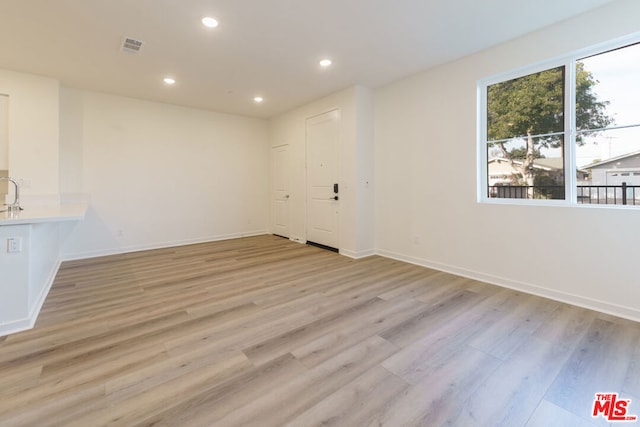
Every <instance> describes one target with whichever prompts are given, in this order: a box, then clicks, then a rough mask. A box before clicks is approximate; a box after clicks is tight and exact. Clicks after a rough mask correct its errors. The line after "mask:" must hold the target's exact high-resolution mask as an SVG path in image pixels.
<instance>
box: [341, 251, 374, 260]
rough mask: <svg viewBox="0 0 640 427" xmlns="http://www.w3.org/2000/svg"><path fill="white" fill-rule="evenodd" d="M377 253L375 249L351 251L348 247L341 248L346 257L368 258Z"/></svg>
mask: <svg viewBox="0 0 640 427" xmlns="http://www.w3.org/2000/svg"><path fill="white" fill-rule="evenodd" d="M375 254H376V251H375V250H374V249H368V250H366V251H350V250H347V249H340V255H344V256H346V257H349V258H353V259H361V258H366V257H370V256H372V255H375Z"/></svg>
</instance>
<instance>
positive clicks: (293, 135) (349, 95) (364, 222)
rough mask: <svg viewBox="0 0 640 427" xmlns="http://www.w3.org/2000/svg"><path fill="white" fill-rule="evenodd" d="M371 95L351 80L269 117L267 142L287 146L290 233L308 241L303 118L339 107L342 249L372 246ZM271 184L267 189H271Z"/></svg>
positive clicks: (362, 252) (368, 250) (361, 251)
mask: <svg viewBox="0 0 640 427" xmlns="http://www.w3.org/2000/svg"><path fill="white" fill-rule="evenodd" d="M372 108H373V95H372V92H371V90H370V89H368V88H365V87H361V86H354V87H351V88H348V89H345V90H343V91H340V92H337V93H334V94H332V95H329V96H327V97H325V98H322V99H320V100H317V101H314V102H311V103H309V104H307V105H304V106H302V107H299V108H296V109H295V110H293V111H290V112H288V113H285V114H282V115H280V116H278V117H275V118H272V119H271V120H270V121H269V143H270V147H277V146H281V145H288V146H289V147H290V148H289V149H290V153H291V154H290V168H291V169H290V180H291V189H290V190H291V197H290V199H289V203H290V212H291V224H290V234H291V235H290V238H291V239H292V240H295V241H299V242H306V119H307V118H309V117H313V116H316V115H318V114H322V113H325V112H328V111H331V110H336V109H337V110H339V111H340V141H339V145H340V149H339V151H340V154H339V157H340V158H339V175H340V177H339V180H340V213H339V215H340V221H339V223H340V225H339V227H340V230H339V235H340V239H339V242H340V243H339V245H340V253H342V254H344V255H347V256H351V257H355V258H358V257H361V256H366V255H370V254H372V253H373V252H374V241H373V234H374V233H373V224H374V222H373V217H374V214H373V178H374V177H373V134H372V129H373V109H372ZM272 191H273V190H272V189H270V191H269V194H272Z"/></svg>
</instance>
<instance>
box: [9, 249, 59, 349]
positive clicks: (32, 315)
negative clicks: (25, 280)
mask: <svg viewBox="0 0 640 427" xmlns="http://www.w3.org/2000/svg"><path fill="white" fill-rule="evenodd" d="M61 264H62V261H61V260H60V258H58V260H57V261H56V263H55V264H54V266H53V268H52V269H51V271H50V272H49V275H48V276H47V280H46V282H45V285H44V286H43V287H42V290H41V291H40V295H38V298H37V299H36V301H35V304H33V306H32V307H30V309H29V315H28V317H26V318H24V319H19V320H14V321H11V322H8V323H4V324H1V325H0V337H2V336H5V335H9V334H15V333H16V332H22V331H27V330H29V329H33V327H34V326H35V324H36V321H37V320H38V316H39V315H40V310H41V309H42V306H43V305H44V302H45V300H46V299H47V295H49V291H50V290H51V286H52V285H53V282H54V281H55V279H56V275H57V274H58V270H59V269H60V265H61Z"/></svg>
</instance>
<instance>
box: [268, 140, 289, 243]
mask: <svg viewBox="0 0 640 427" xmlns="http://www.w3.org/2000/svg"><path fill="white" fill-rule="evenodd" d="M271 168H272V169H271V170H272V173H271V177H272V180H273V181H272V188H273V196H272V200H271V221H272V223H271V230H272V232H273V234H277V235H279V236H282V237H290V234H289V233H290V231H289V224H290V222H291V212H290V207H289V206H290V203H289V201H290V197H291V196H290V192H289V191H290V187H289V184H290V182H289V176H290V175H289V174H290V172H289V146H288V145H281V146H279V147H273V148H272V149H271Z"/></svg>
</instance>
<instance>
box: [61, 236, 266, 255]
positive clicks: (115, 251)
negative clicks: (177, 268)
mask: <svg viewBox="0 0 640 427" xmlns="http://www.w3.org/2000/svg"><path fill="white" fill-rule="evenodd" d="M265 234H269V232H268V231H266V230H255V231H248V232H242V233H236V234H224V235H217V236H208V237H201V238H196V239H184V240H172V241H167V242H160V243H153V244H148V245H133V246H121V247H117V248H109V249H102V250H98V251H89V252H77V253H64V254H62V260H63V261H75V260H80V259H87V258H97V257H101V256H108V255H119V254H124V253H129V252H141V251H150V250H153V249H164V248H173V247H176V246H185V245H194V244H198V243H208V242H219V241H222V240H230V239H239V238H242V237H253V236H262V235H265Z"/></svg>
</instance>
